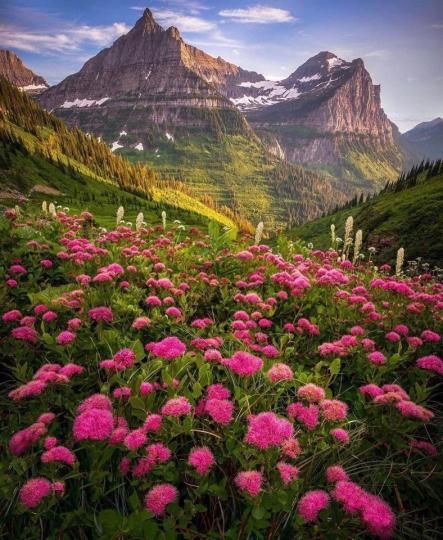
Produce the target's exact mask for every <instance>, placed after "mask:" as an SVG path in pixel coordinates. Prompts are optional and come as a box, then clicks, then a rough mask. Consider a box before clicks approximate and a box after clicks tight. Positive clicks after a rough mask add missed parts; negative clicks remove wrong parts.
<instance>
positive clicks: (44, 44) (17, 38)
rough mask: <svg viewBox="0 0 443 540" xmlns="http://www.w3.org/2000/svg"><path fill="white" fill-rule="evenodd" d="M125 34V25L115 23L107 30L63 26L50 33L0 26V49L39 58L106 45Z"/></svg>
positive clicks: (101, 27)
mask: <svg viewBox="0 0 443 540" xmlns="http://www.w3.org/2000/svg"><path fill="white" fill-rule="evenodd" d="M129 30H130V27H129V26H128V25H126V24H125V23H119V22H117V23H113V24H111V25H109V26H89V25H80V26H65V27H64V28H62V29H61V30H60V31H59V32H54V33H52V32H49V31H48V30H45V31H44V30H42V31H34V30H28V29H23V28H20V27H18V26H17V25H15V24H14V25H12V24H11V25H7V24H0V45H2V46H3V47H12V48H15V49H19V50H22V51H29V52H34V53H41V54H53V53H72V52H76V51H79V50H80V49H81V48H82V46H84V45H87V44H92V45H98V46H105V45H109V44H110V43H112V42H113V41H114V40H115V39H116V38H118V37H119V36H121V35H122V34H126V33H127V32H128V31H129Z"/></svg>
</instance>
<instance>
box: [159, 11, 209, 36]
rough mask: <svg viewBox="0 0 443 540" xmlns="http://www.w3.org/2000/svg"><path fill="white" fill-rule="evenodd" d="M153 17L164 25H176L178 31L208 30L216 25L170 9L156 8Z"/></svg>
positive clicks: (197, 31)
mask: <svg viewBox="0 0 443 540" xmlns="http://www.w3.org/2000/svg"><path fill="white" fill-rule="evenodd" d="M154 17H155V18H156V19H157V20H158V21H159V22H160V23H161V24H162V25H164V26H176V27H177V28H178V29H179V30H180V32H195V33H200V32H209V31H211V30H215V28H216V25H215V23H213V22H211V21H207V20H205V19H202V18H201V17H196V16H193V15H184V14H183V13H181V12H179V11H174V10H172V9H156V10H154Z"/></svg>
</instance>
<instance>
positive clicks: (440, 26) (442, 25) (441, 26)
mask: <svg viewBox="0 0 443 540" xmlns="http://www.w3.org/2000/svg"><path fill="white" fill-rule="evenodd" d="M431 28H434V29H435V30H443V23H437V24H431Z"/></svg>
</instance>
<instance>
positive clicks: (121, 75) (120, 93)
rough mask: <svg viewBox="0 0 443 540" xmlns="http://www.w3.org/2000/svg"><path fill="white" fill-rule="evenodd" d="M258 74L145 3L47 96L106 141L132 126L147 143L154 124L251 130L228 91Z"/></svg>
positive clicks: (49, 104)
mask: <svg viewBox="0 0 443 540" xmlns="http://www.w3.org/2000/svg"><path fill="white" fill-rule="evenodd" d="M260 77H261V76H260V75H258V74H256V73H253V72H247V71H244V70H242V69H241V68H238V67H237V66H235V65H233V64H230V63H228V62H226V61H224V60H223V59H221V58H213V57H212V56H210V55H208V54H206V53H204V52H203V51H200V50H199V49H196V48H195V47H191V46H190V45H188V44H186V43H185V42H184V41H183V39H182V38H181V36H180V33H179V31H178V30H177V29H176V28H174V27H171V28H168V29H167V30H164V29H163V28H162V27H161V26H160V25H158V24H157V23H156V22H155V20H154V18H153V16H152V13H151V12H150V10H149V9H146V10H145V12H144V13H143V16H142V17H141V18H140V19H139V20H138V21H137V23H136V24H135V26H134V28H132V30H131V31H130V32H129V33H128V34H126V35H124V36H121V37H120V38H119V39H118V40H117V41H116V42H115V43H114V44H113V45H112V47H110V48H108V49H104V50H103V51H101V52H100V53H99V54H97V55H96V56H95V57H94V58H91V59H90V60H89V61H88V62H86V64H85V65H84V66H83V68H82V69H81V70H80V71H79V72H78V73H76V74H74V75H70V76H69V77H67V78H66V79H65V80H64V81H62V82H61V83H60V84H58V85H56V86H54V87H52V88H50V89H49V90H48V91H47V92H45V93H44V95H43V96H42V97H41V103H42V104H43V105H44V107H45V108H47V109H49V110H52V111H54V113H55V114H57V115H58V116H60V117H62V118H63V119H64V120H66V121H67V122H68V123H69V124H71V125H79V126H80V127H82V128H83V129H85V130H86V131H92V132H94V133H95V134H96V135H100V136H102V137H105V139H107V140H108V141H113V140H114V138H118V137H119V136H120V133H126V134H128V133H131V135H132V136H134V135H137V137H138V138H137V140H142V141H143V142H145V143H147V142H148V139H149V137H151V135H152V130H154V131H155V130H156V131H160V132H161V131H163V134H165V133H169V134H171V133H174V132H175V131H176V130H177V129H180V128H183V129H188V130H189V129H191V130H192V129H197V128H198V129H212V128H214V126H215V127H218V128H220V129H234V130H246V129H247V124H246V122H245V120H244V118H243V117H242V116H241V115H240V114H239V113H238V110H237V109H236V107H235V106H234V105H233V104H232V102H231V101H229V99H227V98H226V97H225V95H223V91H224V89H226V87H228V86H232V85H236V84H237V83H240V82H241V81H243V80H246V79H247V80H251V79H252V80H258V79H260ZM262 78H263V77H262ZM143 137H144V139H143Z"/></svg>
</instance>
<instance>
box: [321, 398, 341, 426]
mask: <svg viewBox="0 0 443 540" xmlns="http://www.w3.org/2000/svg"><path fill="white" fill-rule="evenodd" d="M320 407H321V410H322V413H323V416H324V418H325V419H326V420H329V421H337V420H344V419H345V418H346V414H347V411H348V406H347V405H346V403H343V401H339V400H338V399H324V400H323V401H321V402H320Z"/></svg>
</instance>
